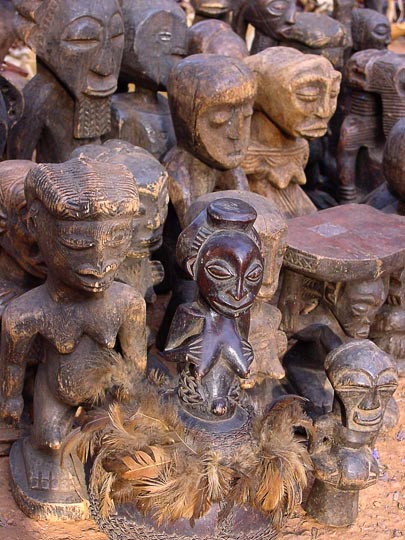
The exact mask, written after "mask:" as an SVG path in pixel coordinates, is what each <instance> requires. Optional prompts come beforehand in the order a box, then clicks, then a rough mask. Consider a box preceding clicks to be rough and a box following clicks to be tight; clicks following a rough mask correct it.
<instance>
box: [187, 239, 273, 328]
mask: <svg viewBox="0 0 405 540" xmlns="http://www.w3.org/2000/svg"><path fill="white" fill-rule="evenodd" d="M194 275H195V276H196V281H197V285H198V289H199V291H200V294H201V296H202V297H203V298H204V299H205V300H206V301H207V302H208V304H209V305H210V306H211V307H212V309H214V311H216V312H218V313H220V314H221V315H224V316H225V317H230V318H236V317H239V316H240V315H242V314H243V313H245V312H247V311H248V310H249V309H250V308H251V307H252V305H253V302H254V300H255V298H256V295H257V293H258V292H259V289H260V286H261V284H262V279H263V260H262V256H261V254H260V251H259V248H258V247H257V246H256V244H255V243H254V242H253V240H251V239H250V238H249V237H248V236H247V235H245V234H243V233H239V232H234V231H219V232H218V233H215V234H213V235H212V236H211V237H210V238H209V239H208V240H207V241H206V242H205V243H204V244H203V246H202V248H201V250H200V252H199V254H198V258H197V261H196V266H195V270H194Z"/></svg>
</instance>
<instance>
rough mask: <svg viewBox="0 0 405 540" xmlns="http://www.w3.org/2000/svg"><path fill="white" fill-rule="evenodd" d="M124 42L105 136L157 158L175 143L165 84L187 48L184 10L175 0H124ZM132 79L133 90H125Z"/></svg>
mask: <svg viewBox="0 0 405 540" xmlns="http://www.w3.org/2000/svg"><path fill="white" fill-rule="evenodd" d="M122 9H123V16H124V25H125V47H124V54H123V59H122V64H121V69H120V76H119V85H120V93H118V94H116V95H115V96H114V97H113V100H112V129H111V133H110V135H109V136H108V137H109V138H116V139H124V140H126V141H129V142H131V143H132V144H134V145H136V146H141V147H142V148H145V149H146V150H148V152H150V153H151V154H152V155H153V156H154V157H155V158H157V159H160V158H162V157H163V156H164V154H166V152H167V151H168V150H169V149H170V148H171V147H172V146H174V144H175V142H176V139H175V136H174V131H173V125H172V120H171V117H170V110H169V106H168V103H167V99H166V98H164V97H163V96H162V95H161V94H159V93H158V91H159V90H165V89H166V84H167V78H168V75H169V72H170V70H171V68H172V67H173V66H175V65H176V63H177V62H179V61H180V60H181V58H182V57H184V56H186V54H187V23H186V16H185V14H184V12H183V10H182V9H181V8H180V6H179V5H178V4H177V3H176V2H175V0H159V2H150V1H149V0H135V1H133V0H124V1H123V3H122ZM129 83H135V86H136V88H135V92H129V93H128V92H127V90H128V84H129Z"/></svg>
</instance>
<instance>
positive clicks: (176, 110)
mask: <svg viewBox="0 0 405 540" xmlns="http://www.w3.org/2000/svg"><path fill="white" fill-rule="evenodd" d="M167 92H168V95H169V103H170V110H171V113H172V116H173V124H174V129H175V132H176V136H177V139H178V141H179V143H181V145H183V146H184V145H186V146H187V147H188V148H190V149H191V150H192V148H193V147H194V146H195V144H196V142H197V141H196V140H195V137H196V130H195V125H196V121H197V118H198V116H199V115H200V114H201V113H202V112H204V111H205V110H207V109H209V108H210V107H212V106H215V105H221V104H227V103H242V102H243V101H245V100H246V99H252V98H254V96H255V94H256V81H255V79H254V76H253V74H252V72H251V71H250V69H249V68H248V67H246V66H245V65H244V63H243V62H242V61H240V60H238V59H236V58H230V57H226V56H219V55H216V54H195V55H192V56H189V57H188V58H185V59H184V60H182V61H181V62H179V63H178V64H177V66H176V67H175V68H173V69H172V70H171V72H170V76H169V80H168V83H167Z"/></svg>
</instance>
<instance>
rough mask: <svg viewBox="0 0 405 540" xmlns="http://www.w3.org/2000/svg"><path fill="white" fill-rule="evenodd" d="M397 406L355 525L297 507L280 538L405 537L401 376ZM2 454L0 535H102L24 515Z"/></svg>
mask: <svg viewBox="0 0 405 540" xmlns="http://www.w3.org/2000/svg"><path fill="white" fill-rule="evenodd" d="M396 397H397V402H398V404H399V407H400V409H401V418H400V422H399V423H398V425H397V426H396V427H395V428H394V429H393V430H391V431H390V432H389V433H387V434H383V435H381V437H380V439H379V441H378V444H377V451H378V454H379V458H380V463H381V478H380V480H379V482H378V483H377V484H376V485H375V486H372V487H371V488H369V489H367V490H364V491H362V492H361V494H360V513H359V517H358V519H357V522H356V523H355V525H352V526H351V527H348V528H344V529H332V528H328V527H323V526H321V525H319V524H318V523H316V522H315V521H314V520H312V519H309V518H308V517H307V516H306V515H305V513H304V512H303V511H302V510H299V509H298V511H297V512H296V514H295V515H294V516H293V517H292V518H290V519H289V520H288V522H287V523H286V526H285V528H284V529H283V534H282V535H281V538H283V539H288V540H295V539H301V538H302V539H309V540H329V539H339V540H389V539H391V538H403V539H404V540H405V380H402V381H401V383H400V386H399V388H398V390H397V394H396ZM8 478H9V472H8V459H7V458H0V540H106V537H105V536H104V534H102V533H100V532H98V530H97V527H96V525H95V523H94V522H93V521H84V522H80V523H64V524H62V523H44V522H42V523H40V522H35V521H32V520H30V519H28V518H26V517H25V516H24V514H22V513H21V512H20V510H19V509H18V507H17V506H16V504H15V503H14V500H13V498H12V495H11V493H10V490H9V487H8Z"/></svg>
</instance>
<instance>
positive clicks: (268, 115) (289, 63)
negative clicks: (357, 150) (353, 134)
mask: <svg viewBox="0 0 405 540" xmlns="http://www.w3.org/2000/svg"><path fill="white" fill-rule="evenodd" d="M245 63H246V64H247V65H248V66H249V67H250V68H251V69H252V70H253V71H254V73H255V74H256V76H257V79H258V91H257V97H256V100H255V104H254V109H255V112H254V115H253V119H252V130H251V140H250V144H249V149H248V153H247V156H246V158H245V159H244V161H243V163H242V167H243V169H244V171H245V172H246V174H247V176H248V180H249V187H250V189H251V190H252V191H254V192H255V193H259V194H260V195H263V196H264V197H266V198H269V199H270V200H272V201H273V202H274V203H275V204H276V206H277V207H278V208H279V210H280V211H281V213H282V214H283V215H284V216H285V217H287V218H290V217H294V216H299V215H303V214H308V213H311V212H314V211H315V206H314V205H313V204H312V202H311V201H310V200H309V198H308V197H307V196H306V195H305V193H304V192H303V191H302V189H301V188H300V185H302V184H305V182H306V177H305V172H304V168H305V165H306V163H307V161H308V156H309V150H308V142H307V141H308V140H312V139H314V138H316V137H321V136H322V135H324V134H325V133H326V130H327V126H328V121H329V120H330V118H331V116H332V115H333V113H334V111H335V108H336V102H337V95H338V92H339V84H340V79H341V76H340V74H339V73H338V72H337V71H335V70H334V69H333V68H332V66H331V64H330V62H328V60H326V59H325V58H322V57H318V56H315V55H308V54H303V53H301V52H299V51H297V50H294V49H291V48H287V47H274V48H269V49H267V50H265V51H263V52H261V53H258V54H256V55H254V56H250V57H248V58H246V59H245Z"/></svg>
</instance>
